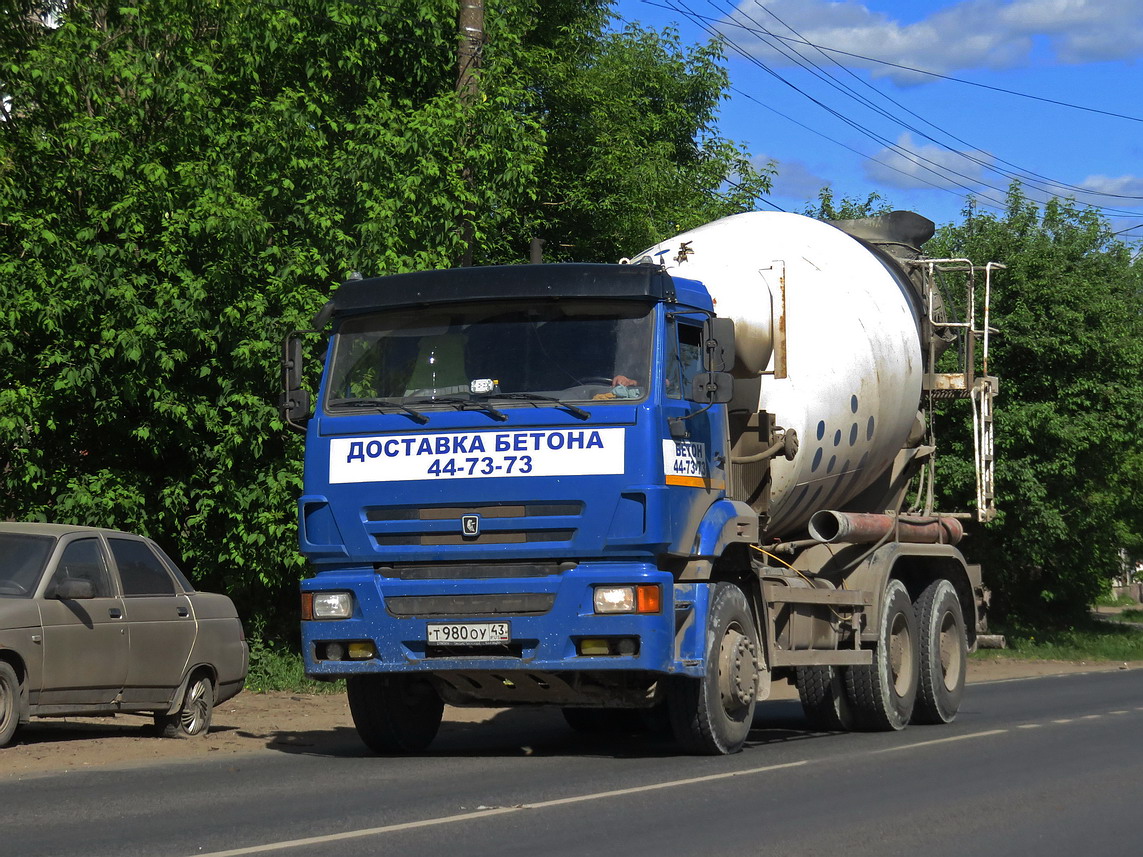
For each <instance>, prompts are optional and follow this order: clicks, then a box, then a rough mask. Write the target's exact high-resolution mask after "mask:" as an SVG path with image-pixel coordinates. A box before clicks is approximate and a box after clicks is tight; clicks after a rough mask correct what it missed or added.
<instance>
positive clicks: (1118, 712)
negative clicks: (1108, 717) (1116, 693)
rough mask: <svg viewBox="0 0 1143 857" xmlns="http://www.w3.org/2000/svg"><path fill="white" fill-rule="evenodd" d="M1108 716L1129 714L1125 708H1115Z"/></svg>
mask: <svg viewBox="0 0 1143 857" xmlns="http://www.w3.org/2000/svg"><path fill="white" fill-rule="evenodd" d="M1107 713H1108V714H1130V713H1131V712H1130V711H1128V710H1127V709H1126V708H1117V709H1116V710H1115V711H1109V712H1107Z"/></svg>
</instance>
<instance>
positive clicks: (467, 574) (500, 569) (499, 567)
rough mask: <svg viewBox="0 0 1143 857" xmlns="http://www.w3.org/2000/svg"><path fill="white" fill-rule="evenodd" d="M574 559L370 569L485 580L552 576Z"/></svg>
mask: <svg viewBox="0 0 1143 857" xmlns="http://www.w3.org/2000/svg"><path fill="white" fill-rule="evenodd" d="M576 565H577V563H575V562H567V561H563V562H555V561H550V562H505V563H495V564H492V563H488V564H479V565H473V564H470V563H459V562H458V563H448V564H446V565H378V566H374V570H375V571H376V572H377V573H378V574H379V575H381V576H382V577H393V578H396V579H398V580H487V579H489V578H497V577H509V578H519V577H552V576H554V575H557V574H563V573H564V572H565V571H571V570H572V569H573V568H575V567H576Z"/></svg>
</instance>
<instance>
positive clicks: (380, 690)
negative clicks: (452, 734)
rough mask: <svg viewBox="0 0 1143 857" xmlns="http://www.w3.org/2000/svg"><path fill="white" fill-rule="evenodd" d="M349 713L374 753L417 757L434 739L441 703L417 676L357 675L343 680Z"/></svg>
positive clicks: (436, 694)
mask: <svg viewBox="0 0 1143 857" xmlns="http://www.w3.org/2000/svg"><path fill="white" fill-rule="evenodd" d="M345 685H346V692H347V695H348V697H349V713H350V714H351V715H352V716H353V725H354V726H355V727H357V734H358V735H359V736H361V740H362V741H363V742H365V746H366V747H368V748H369V749H370V750H372V751H373V752H375V753H383V754H396V753H419V752H421V751H422V750H425V749H426V748H428V746H429V745H430V744H431V743H433V739H434V738H436V737H437V731H438V730H439V729H440V726H441V718H442V717H443V716H444V703H443V702H442V701H441V697H440V694H438V693H437V691H436V689H435V688H434V687H433V686H432V684H430V683H429V681H428V679H426V678H424V677H423V676H418V675H401V674H397V675H359V676H350V677H349V678H348V679H347V680H346V683H345Z"/></svg>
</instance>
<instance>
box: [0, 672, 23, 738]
mask: <svg viewBox="0 0 1143 857" xmlns="http://www.w3.org/2000/svg"><path fill="white" fill-rule="evenodd" d="M19 725H20V680H19V679H18V678H16V671H15V670H14V669H12V666H11V664H9V663H7V662H6V661H0V747H3V746H4V745H6V744H7V743H8V742H9V741H11V740H12V736H13V735H15V734H16V727H17V726H19Z"/></svg>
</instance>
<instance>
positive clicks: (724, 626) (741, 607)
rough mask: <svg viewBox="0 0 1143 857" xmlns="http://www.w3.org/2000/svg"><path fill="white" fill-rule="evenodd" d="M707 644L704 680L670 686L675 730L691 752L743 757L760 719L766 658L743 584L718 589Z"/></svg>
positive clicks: (678, 680)
mask: <svg viewBox="0 0 1143 857" xmlns="http://www.w3.org/2000/svg"><path fill="white" fill-rule="evenodd" d="M707 640H709V641H710V649H709V650H708V651H707V652H706V673H705V674H704V675H703V677H702V678H699V679H693V678H684V677H675V678H674V680H673V681H672V682H671V684H669V685H668V688H667V709H668V713H669V716H670V720H671V731H672V733H673V734H674V736H675V740H676V741H677V742H678V744H679V746H681V747H682V748H683V749H684V750H685V751H687V752H688V753H694V754H696V755H712V756H713V755H725V754H729V753H737V752H738V751H739V750H741V749H742V745H743V744H744V743H746V736H747V735H748V734H749V733H750V727H751V724H752V723H753V721H754V704H755V700H756V698H757V695H758V670H759V663H760V660H761V654H760V653H761V648H760V645H759V642H758V631H757V628H756V627H755V625H754V616H753V614H752V613H751V612H750V605H749V604H747V603H746V596H745V595H744V594H743V593H742V590H741V589H739V588H738V587H737V586H734V585H732V584H729V583H719V584H716V585H715V589H714V594H713V596H712V597H711V604H710V616H709V618H708V620H707Z"/></svg>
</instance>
